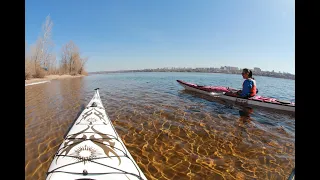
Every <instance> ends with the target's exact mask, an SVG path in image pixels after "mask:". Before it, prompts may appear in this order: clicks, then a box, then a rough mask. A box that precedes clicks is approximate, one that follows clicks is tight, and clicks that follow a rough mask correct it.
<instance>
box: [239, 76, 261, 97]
mask: <svg viewBox="0 0 320 180" xmlns="http://www.w3.org/2000/svg"><path fill="white" fill-rule="evenodd" d="M256 93H257V90H256V81H255V80H253V79H251V78H248V79H246V80H245V81H244V82H243V84H242V92H241V94H240V96H241V97H252V96H255V95H256Z"/></svg>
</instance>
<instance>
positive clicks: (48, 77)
mask: <svg viewBox="0 0 320 180" xmlns="http://www.w3.org/2000/svg"><path fill="white" fill-rule="evenodd" d="M83 76H85V75H76V76H71V75H68V74H64V75H48V76H45V77H44V78H32V79H28V80H25V84H26V85H27V84H32V83H39V82H46V81H51V80H55V79H68V78H77V77H83Z"/></svg>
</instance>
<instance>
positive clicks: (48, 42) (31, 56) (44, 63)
mask: <svg viewBox="0 0 320 180" xmlns="http://www.w3.org/2000/svg"><path fill="white" fill-rule="evenodd" d="M52 27H53V22H52V21H51V18H50V16H47V18H46V20H45V22H44V23H43V24H42V31H41V33H40V35H39V37H38V39H37V40H36V42H35V43H34V44H32V45H30V46H29V45H28V44H27V42H26V43H25V79H30V78H43V77H45V76H46V75H62V74H70V75H87V74H88V73H87V72H86V70H85V63H86V62H87V60H88V57H82V56H81V53H80V49H79V47H78V46H77V45H76V44H75V43H74V42H73V41H72V40H70V41H69V42H67V43H66V44H65V45H63V46H62V48H61V51H60V61H57V57H56V54H55V53H54V52H53V48H54V43H53V40H52V39H51V37H52Z"/></svg>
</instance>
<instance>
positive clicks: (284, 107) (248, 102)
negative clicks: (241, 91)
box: [179, 83, 295, 112]
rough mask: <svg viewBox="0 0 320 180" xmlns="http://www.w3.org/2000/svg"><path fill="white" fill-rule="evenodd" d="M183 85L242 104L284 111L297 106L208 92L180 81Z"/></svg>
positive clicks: (293, 109) (187, 88) (189, 88)
mask: <svg viewBox="0 0 320 180" xmlns="http://www.w3.org/2000/svg"><path fill="white" fill-rule="evenodd" d="M179 84H180V85H181V86H183V87H184V88H185V89H186V90H190V91H195V92H198V93H201V94H206V95H209V96H212V97H218V98H221V99H225V100H229V101H232V102H235V103H237V104H242V105H245V106H246V105H247V106H250V105H252V106H259V107H264V108H271V109H278V110H283V111H290V112H295V107H294V106H287V105H279V104H273V103H266V102H259V101H255V100H249V99H243V98H237V97H232V96H226V95H224V93H215V92H207V91H203V90H200V89H196V88H192V87H190V86H187V85H185V84H182V83H179Z"/></svg>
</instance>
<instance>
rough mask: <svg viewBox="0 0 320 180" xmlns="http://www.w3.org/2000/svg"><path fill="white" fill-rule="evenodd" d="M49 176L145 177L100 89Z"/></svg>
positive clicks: (57, 158) (79, 120) (69, 134)
mask: <svg viewBox="0 0 320 180" xmlns="http://www.w3.org/2000/svg"><path fill="white" fill-rule="evenodd" d="M46 179H47V180H56V179H59V180H61V179H97V180H98V179H146V177H145V175H144V174H143V172H142V171H141V170H140V168H139V166H138V165H137V164H136V162H135V161H134V159H133V158H132V156H131V154H130V153H129V151H128V150H127V148H126V147H125V144H124V143H123V142H122V140H121V138H120V137H119V135H118V134H117V132H116V130H115V128H114V126H113V125H112V122H111V121H110V119H109V117H108V115H107V114H106V111H105V109H104V107H103V104H102V102H101V99H100V96H99V92H98V90H96V92H95V95H94V97H93V98H92V100H91V101H90V102H89V104H88V105H87V107H86V108H85V109H84V110H83V112H82V113H81V114H80V116H79V117H78V118H77V119H76V121H75V122H74V123H73V125H72V127H71V129H70V130H69V132H68V133H67V135H66V137H65V139H64V141H63V142H62V144H61V145H60V147H59V149H58V151H57V153H56V154H55V156H54V158H53V161H52V162H51V165H50V167H49V170H48V172H47V178H46Z"/></svg>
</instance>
